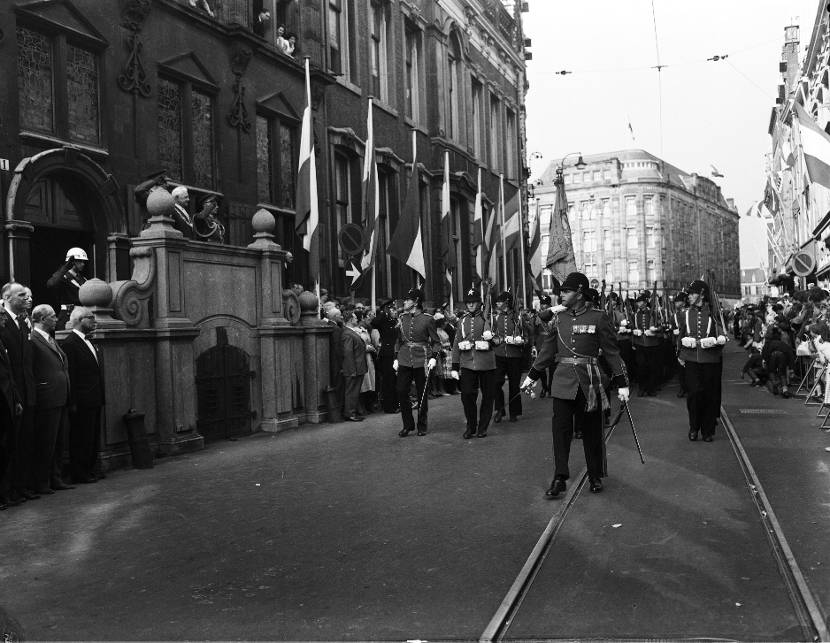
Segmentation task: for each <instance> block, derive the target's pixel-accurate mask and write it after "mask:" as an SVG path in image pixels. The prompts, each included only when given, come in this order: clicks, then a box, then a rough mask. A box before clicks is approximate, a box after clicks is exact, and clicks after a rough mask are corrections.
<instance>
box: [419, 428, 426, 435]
mask: <svg viewBox="0 0 830 643" xmlns="http://www.w3.org/2000/svg"><path fill="white" fill-rule="evenodd" d="M426 434H427V430H426V429H418V435H426Z"/></svg>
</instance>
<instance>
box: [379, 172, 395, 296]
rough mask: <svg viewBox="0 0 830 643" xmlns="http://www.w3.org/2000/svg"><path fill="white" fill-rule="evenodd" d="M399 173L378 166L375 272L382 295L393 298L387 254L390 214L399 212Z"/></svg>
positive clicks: (390, 232) (390, 266)
mask: <svg viewBox="0 0 830 643" xmlns="http://www.w3.org/2000/svg"><path fill="white" fill-rule="evenodd" d="M397 179H398V175H397V173H395V172H393V171H392V170H391V169H389V168H388V166H383V165H378V193H379V196H380V203H379V206H380V226H379V230H378V238H377V254H376V255H375V264H374V265H375V270H376V271H377V284H378V289H379V291H380V293H382V294H385V295H387V296H391V294H392V292H393V290H394V289H393V286H392V259H391V257H390V256H389V255H388V254H386V248H387V247H388V245H389V238H390V236H391V234H392V229H393V227H392V222H391V220H390V214H391V213H392V212H397V210H398V208H397V205H396V204H397V198H398V197H397Z"/></svg>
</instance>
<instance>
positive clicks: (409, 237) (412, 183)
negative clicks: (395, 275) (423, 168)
mask: <svg viewBox="0 0 830 643" xmlns="http://www.w3.org/2000/svg"><path fill="white" fill-rule="evenodd" d="M415 136H416V133H415V131H413V132H412V174H411V175H410V178H409V189H408V190H407V192H406V200H405V201H404V204H403V210H402V211H401V217H400V219H398V225H397V226H395V231H394V232H393V233H392V238H391V239H390V240H389V245H388V247H387V249H386V252H387V253H389V254H390V255H391V256H393V257H395V259H397V260H398V261H400V262H401V263H403V264H405V265H407V266H409V267H410V268H412V269H413V270H415V271H416V272H417V273H418V274H419V275H421V277H422V278H423V279H426V277H427V271H426V263H425V261H424V242H423V238H422V236H421V192H420V189H421V186H420V184H419V182H418V165H417V158H416V157H417V154H416V148H415Z"/></svg>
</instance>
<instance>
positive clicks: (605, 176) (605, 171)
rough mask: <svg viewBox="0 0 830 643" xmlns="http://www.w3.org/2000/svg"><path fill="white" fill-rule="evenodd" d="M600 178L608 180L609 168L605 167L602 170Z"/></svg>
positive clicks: (609, 177) (609, 178)
mask: <svg viewBox="0 0 830 643" xmlns="http://www.w3.org/2000/svg"><path fill="white" fill-rule="evenodd" d="M602 180H603V181H610V180H611V170H609V169H608V168H605V169H604V170H602Z"/></svg>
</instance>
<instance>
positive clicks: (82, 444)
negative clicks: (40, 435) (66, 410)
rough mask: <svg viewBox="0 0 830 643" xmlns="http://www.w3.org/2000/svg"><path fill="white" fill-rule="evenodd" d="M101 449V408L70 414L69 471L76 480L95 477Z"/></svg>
mask: <svg viewBox="0 0 830 643" xmlns="http://www.w3.org/2000/svg"><path fill="white" fill-rule="evenodd" d="M100 449H101V407H100V406H92V407H81V408H79V409H77V410H76V411H75V412H74V413H70V414H69V470H70V472H71V474H72V478H73V479H75V480H84V479H86V478H89V477H90V476H92V475H93V473H94V471H95V463H96V462H97V461H98V451H100Z"/></svg>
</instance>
